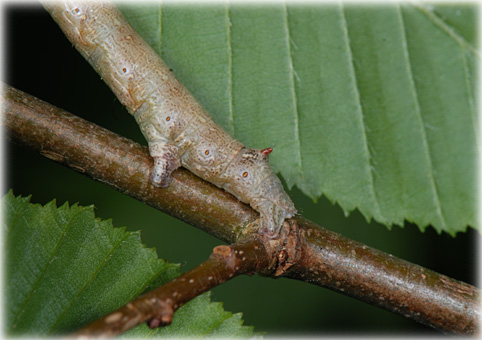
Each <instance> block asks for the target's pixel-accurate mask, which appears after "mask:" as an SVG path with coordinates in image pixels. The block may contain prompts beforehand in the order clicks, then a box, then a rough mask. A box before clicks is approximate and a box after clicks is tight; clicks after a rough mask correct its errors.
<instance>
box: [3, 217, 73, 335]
mask: <svg viewBox="0 0 482 340" xmlns="http://www.w3.org/2000/svg"><path fill="white" fill-rule="evenodd" d="M81 213H82V211H79V212H77V213H75V214H73V215H72V216H71V217H70V219H69V221H68V223H66V225H65V228H64V230H63V231H62V236H61V237H60V238H59V240H58V241H57V244H56V245H55V247H54V248H53V250H52V252H51V254H50V257H49V260H48V261H47V262H46V265H45V266H44V268H43V269H42V271H41V273H40V275H39V276H38V277H37V279H36V280H35V283H34V284H33V285H32V288H31V289H30V292H29V293H28V295H27V297H26V298H25V300H24V302H23V303H22V304H21V305H20V308H19V312H18V314H17V315H16V316H15V317H14V319H13V322H12V326H11V328H15V327H16V326H17V323H18V322H19V319H20V317H21V316H22V314H23V312H24V311H25V307H26V306H27V305H28V303H29V302H30V301H31V299H32V297H33V296H34V293H35V291H36V290H37V288H38V286H39V285H40V283H41V282H42V279H43V277H44V275H45V273H46V272H47V270H48V269H49V267H50V265H51V264H52V262H53V261H52V259H53V257H54V255H55V254H56V253H57V251H58V249H59V248H60V245H61V244H62V242H63V241H64V240H65V235H66V233H67V231H68V230H69V229H70V227H71V225H72V221H73V220H74V218H75V217H76V216H77V215H79V214H81ZM23 218H24V219H25V217H23ZM25 223H26V224H27V225H28V221H27V220H26V219H25Z"/></svg>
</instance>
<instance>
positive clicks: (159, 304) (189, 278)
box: [74, 235, 270, 338]
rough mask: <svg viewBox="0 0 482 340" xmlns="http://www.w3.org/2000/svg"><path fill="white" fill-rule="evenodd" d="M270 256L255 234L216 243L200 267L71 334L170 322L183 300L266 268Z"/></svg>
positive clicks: (86, 334) (103, 334) (102, 333)
mask: <svg viewBox="0 0 482 340" xmlns="http://www.w3.org/2000/svg"><path fill="white" fill-rule="evenodd" d="M259 237H260V238H262V236H259ZM269 258H270V257H269V255H268V254H266V252H265V248H264V247H263V243H262V242H260V241H259V240H258V236H256V235H255V236H254V237H250V238H248V239H246V240H243V241H242V242H239V243H237V244H233V245H231V246H217V247H215V248H214V249H213V252H212V254H211V256H210V257H209V258H208V259H207V260H206V261H204V262H203V263H201V264H200V265H199V266H197V267H195V268H194V269H192V270H190V271H188V272H187V273H185V274H183V275H181V276H179V277H178V278H175V279H174V280H172V281H170V282H168V283H166V284H165V285H163V286H161V287H159V288H157V289H154V290H152V291H150V292H149V293H147V294H144V295H142V296H140V297H139V298H137V299H135V300H134V301H131V302H129V303H128V304H126V305H125V306H123V307H121V308H119V309H117V310H116V311H114V312H112V313H110V314H109V315H106V316H104V317H103V318H101V319H99V320H96V321H95V322H93V323H91V324H89V325H87V326H86V327H84V328H83V329H81V330H79V331H78V332H76V333H75V334H74V336H75V337H79V338H80V337H81V338H85V337H99V336H101V337H103V338H105V337H113V336H116V335H119V334H121V333H123V332H125V331H127V330H128V329H130V328H133V327H134V326H137V325H138V324H141V323H143V322H146V321H149V327H151V328H155V327H160V326H166V325H169V324H170V323H171V322H172V317H173V315H174V313H175V311H176V310H177V309H178V308H180V307H181V306H182V305H184V304H185V303H186V302H188V301H190V300H191V299H193V298H195V297H196V296H198V295H200V294H202V293H204V292H206V291H208V290H210V289H212V288H214V287H215V286H217V285H219V284H221V283H223V282H226V281H228V280H230V279H231V278H234V277H236V276H238V275H241V274H247V273H254V272H256V271H258V270H259V269H261V268H266V267H267V266H268V265H269V261H268V260H269Z"/></svg>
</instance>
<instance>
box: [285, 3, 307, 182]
mask: <svg viewBox="0 0 482 340" xmlns="http://www.w3.org/2000/svg"><path fill="white" fill-rule="evenodd" d="M283 10H284V23H283V24H284V27H285V33H286V47H287V49H288V57H289V67H290V80H289V81H290V88H291V98H292V101H293V116H294V117H293V125H294V131H293V132H294V139H295V144H296V145H295V146H296V162H297V165H298V168H299V170H300V173H301V174H302V173H303V171H302V169H303V168H302V156H301V138H300V125H299V120H300V113H299V110H298V102H297V93H296V86H295V77H296V73H295V70H294V65H293V56H292V51H291V34H290V28H289V18H288V9H287V7H286V3H284V4H283Z"/></svg>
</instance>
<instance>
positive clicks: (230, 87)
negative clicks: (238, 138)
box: [225, 4, 236, 136]
mask: <svg viewBox="0 0 482 340" xmlns="http://www.w3.org/2000/svg"><path fill="white" fill-rule="evenodd" d="M225 9H226V30H227V32H226V33H227V37H226V39H227V46H226V47H227V54H228V96H229V99H228V115H229V117H228V126H229V128H230V129H231V134H232V135H233V136H235V133H236V131H235V129H234V111H233V47H232V37H231V12H230V7H229V5H228V4H225Z"/></svg>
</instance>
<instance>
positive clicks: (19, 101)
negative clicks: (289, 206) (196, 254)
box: [2, 86, 480, 334]
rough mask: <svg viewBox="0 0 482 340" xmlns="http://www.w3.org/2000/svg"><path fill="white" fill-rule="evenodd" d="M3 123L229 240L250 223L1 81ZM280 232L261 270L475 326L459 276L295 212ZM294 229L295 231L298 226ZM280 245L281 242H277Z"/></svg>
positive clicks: (414, 314)
mask: <svg viewBox="0 0 482 340" xmlns="http://www.w3.org/2000/svg"><path fill="white" fill-rule="evenodd" d="M4 90H5V93H4V96H3V98H2V104H3V110H4V124H5V126H6V128H7V131H8V134H9V136H10V138H11V139H13V140H14V141H16V142H17V143H20V144H23V145H26V146H28V147H30V148H32V149H33V150H36V151H38V152H40V153H41V154H43V155H45V156H46V157H49V158H51V159H53V160H55V161H57V162H59V163H61V164H64V165H67V166H70V167H71V168H73V169H74V170H76V171H79V172H81V173H84V174H85V175H88V176H90V177H92V178H94V179H96V180H98V181H102V182H103V183H106V184H108V185H110V186H112V187H114V188H116V189H117V190H119V191H121V192H123V193H126V194H128V195H130V196H132V197H135V198H137V199H139V200H141V201H142V202H144V203H146V204H149V205H151V206H153V207H155V208H157V209H159V210H162V211H164V212H167V213H168V214H170V215H173V216H175V217H178V218H180V219H181V220H183V221H186V222H188V223H190V224H192V225H194V226H196V227H198V228H201V229H203V230H205V231H206V232H208V233H210V234H212V235H214V236H217V237H218V238H220V239H222V240H224V241H227V242H229V243H234V242H237V241H239V240H241V239H242V238H243V237H245V235H247V234H249V233H250V232H251V231H252V230H253V226H255V223H254V224H253V223H250V222H254V221H255V220H256V218H257V214H256V212H254V211H253V210H251V208H250V207H248V206H247V205H245V204H243V203H240V202H239V201H238V200H236V199H235V198H234V197H232V196H231V195H229V194H227V193H225V192H224V191H222V190H220V189H218V188H216V187H215V186H213V185H211V184H209V183H206V182H204V181H202V180H201V179H199V178H197V177H196V176H194V175H192V174H191V173H189V172H188V171H185V170H183V169H180V170H177V171H175V172H174V174H173V177H174V180H173V183H172V184H171V186H170V187H169V188H167V189H159V188H155V187H153V186H151V185H150V184H149V182H148V178H149V169H150V167H151V165H152V163H151V159H150V157H149V155H148V152H147V149H146V148H145V147H142V146H140V145H138V144H136V143H134V142H132V141H130V140H127V139H126V138H123V137H120V136H118V135H116V134H114V133H112V132H109V131H107V130H105V129H103V128H100V127H98V126H96V125H94V124H92V123H89V122H86V121H84V120H82V119H80V118H78V117H75V116H72V115H71V114H69V113H67V112H65V111H62V110H60V109H58V108H55V107H53V106H51V105H49V104H47V103H44V102H42V101H40V100H39V99H36V98H34V97H32V96H30V95H27V94H25V93H23V92H21V91H18V90H15V89H13V88H10V87H8V86H5V89H4ZM290 224H291V225H292V227H293V228H291V231H290V232H289V233H288V234H287V235H288V236H287V237H286V238H285V239H283V240H281V238H280V239H278V240H267V241H265V242H263V247H264V248H265V249H266V253H267V254H269V255H270V256H271V259H274V260H276V261H277V262H276V264H275V265H274V266H270V267H269V268H270V269H269V270H265V271H264V275H267V276H285V277H290V278H294V279H297V280H302V281H306V282H310V283H313V284H317V285H320V286H323V287H328V288H330V289H332V290H335V291H338V292H341V293H343V294H346V295H349V296H352V297H355V298H357V299H360V300H363V301H366V302H368V303H370V304H373V305H375V306H378V307H381V308H384V309H387V310H390V311H393V312H395V313H398V314H401V315H404V316H406V317H408V318H411V319H414V320H416V321H418V322H420V323H423V324H426V325H429V326H432V327H434V328H436V329H439V330H441V331H443V332H449V333H456V334H475V333H476V332H477V331H478V323H479V320H480V306H479V291H478V289H477V288H475V287H473V286H471V285H468V284H466V283H463V282H460V281H457V280H454V279H451V278H449V277H447V276H444V275H440V274H437V273H435V272H433V271H431V270H428V269H424V268H422V267H420V266H417V265H414V264H411V263H408V262H406V261H403V260H401V259H397V258H396V257H393V256H391V255H388V254H386V253H383V252H381V251H378V250H376V249H373V248H370V247H368V246H366V245H363V244H361V243H358V242H355V241H352V240H349V239H347V238H345V237H343V236H341V235H339V234H336V233H334V232H331V231H329V230H326V229H324V228H322V227H320V226H317V225H316V224H314V223H313V222H310V221H308V220H306V219H303V218H302V217H297V218H296V219H295V220H291V221H290ZM297 230H298V231H297ZM281 243H283V244H281Z"/></svg>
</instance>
